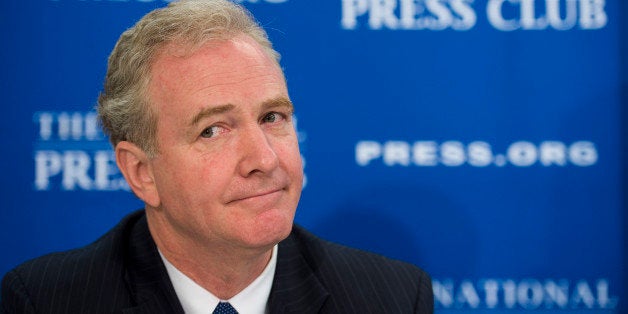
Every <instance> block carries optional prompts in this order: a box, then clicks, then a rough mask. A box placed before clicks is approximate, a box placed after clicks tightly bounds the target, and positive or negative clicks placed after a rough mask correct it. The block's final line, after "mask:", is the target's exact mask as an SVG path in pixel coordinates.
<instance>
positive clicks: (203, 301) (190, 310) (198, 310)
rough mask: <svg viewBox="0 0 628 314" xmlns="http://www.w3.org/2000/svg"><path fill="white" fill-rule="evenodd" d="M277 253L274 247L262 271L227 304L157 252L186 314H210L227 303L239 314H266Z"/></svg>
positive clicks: (276, 247)
mask: <svg viewBox="0 0 628 314" xmlns="http://www.w3.org/2000/svg"><path fill="white" fill-rule="evenodd" d="M277 250H278V246H277V245H275V247H273V253H272V256H271V258H270V261H269V262H268V265H266V268H264V271H262V273H261V274H260V275H259V276H258V277H257V278H256V279H255V280H253V282H252V283H251V284H250V285H248V286H247V287H246V288H244V290H242V291H240V293H238V294H236V295H235V296H234V297H233V298H231V299H229V300H220V299H219V298H218V297H216V296H215V295H213V294H212V293H211V292H209V291H207V290H205V289H204V288H203V287H201V286H199V285H198V284H197V283H196V282H194V281H193V280H192V279H190V277H188V276H186V275H185V274H183V273H182V272H181V271H180V270H178V269H177V268H176V267H174V265H172V264H171V263H170V262H169V261H168V260H167V259H166V258H165V257H164V256H163V254H161V252H159V255H160V256H161V260H162V261H163V262H164V265H166V270H167V271H168V276H169V277H170V281H171V282H172V285H173V286H174V291H175V292H176V293H177V297H179V301H180V302H181V306H183V310H184V311H185V313H186V314H210V313H212V311H213V310H214V308H216V306H217V305H218V302H229V303H230V304H231V306H233V307H234V308H235V309H236V311H238V313H239V314H264V313H268V309H267V303H268V296H269V295H270V289H271V288H272V285H273V279H274V278H275V267H276V265H277Z"/></svg>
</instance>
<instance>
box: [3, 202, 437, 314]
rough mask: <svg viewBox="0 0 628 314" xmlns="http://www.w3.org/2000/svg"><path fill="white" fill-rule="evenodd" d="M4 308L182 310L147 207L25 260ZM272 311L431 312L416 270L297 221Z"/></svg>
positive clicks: (282, 256) (6, 282)
mask: <svg viewBox="0 0 628 314" xmlns="http://www.w3.org/2000/svg"><path fill="white" fill-rule="evenodd" d="M0 302H1V303H0V313H7V314H8V313H127V314H139V313H153V314H159V313H175V314H176V313H183V309H182V307H181V305H180V303H179V300H178V298H177V296H176V293H175V292H174V288H173V287H172V284H171V283H170V280H169V278H168V274H167V272H166V269H165V267H164V265H163V263H162V261H161V258H160V257H159V254H158V252H157V248H156V246H155V243H154V242H153V240H152V237H151V236H150V233H149V231H148V225H147V224H146V217H145V215H144V212H143V211H138V212H135V213H133V214H131V215H129V216H127V217H126V218H124V219H123V220H122V221H121V222H120V224H118V226H116V227H115V228H114V229H112V230H111V231H110V232H108V233H107V234H106V235H104V236H103V237H101V238H100V239H99V240H97V241H96V242H94V243H93V244H91V245H89V246H86V247H84V248H81V249H76V250H72V251H68V252H63V253H53V254H49V255H46V256H43V257H40V258H37V259H34V260H31V261H29V262H26V263H24V264H22V265H20V266H18V267H17V268H15V269H14V270H12V271H10V272H9V273H7V274H6V275H5V277H4V279H3V281H2V299H0ZM269 308H270V312H271V313H273V314H274V313H432V312H433V310H432V308H433V299H432V289H431V282H430V279H429V277H428V276H427V274H425V273H424V272H422V271H421V270H419V269H418V268H416V267H414V266H411V265H409V264H405V263H402V262H398V261H393V260H389V259H386V258H383V257H381V256H377V255H374V254H369V253H365V252H362V251H358V250H354V249H350V248H347V247H343V246H339V245H336V244H332V243H329V242H326V241H322V240H320V239H318V238H316V237H314V236H313V235H311V234H309V233H307V232H306V231H304V230H303V229H301V228H299V227H298V226H295V228H294V230H293V232H292V234H291V235H290V237H288V238H287V239H286V240H284V241H282V242H281V243H280V244H279V256H278V260H277V270H276V274H275V279H274V282H273V288H272V291H271V295H270V298H269Z"/></svg>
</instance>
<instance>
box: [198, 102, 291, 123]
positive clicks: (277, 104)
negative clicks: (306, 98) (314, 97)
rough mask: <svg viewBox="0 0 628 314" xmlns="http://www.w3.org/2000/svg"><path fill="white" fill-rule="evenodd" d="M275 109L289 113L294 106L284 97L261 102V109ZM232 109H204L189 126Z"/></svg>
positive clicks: (233, 107) (232, 106)
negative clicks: (278, 108) (284, 108)
mask: <svg viewBox="0 0 628 314" xmlns="http://www.w3.org/2000/svg"><path fill="white" fill-rule="evenodd" d="M277 107H286V108H288V110H290V113H292V112H293V111H294V105H292V102H291V101H290V99H288V98H286V97H284V96H280V97H277V98H272V99H269V100H266V101H264V102H262V105H261V108H262V109H263V110H268V109H270V108H277ZM233 109H235V106H234V105H232V104H226V105H220V106H216V107H210V108H204V109H202V110H201V111H200V112H199V113H197V114H196V115H195V116H194V117H193V118H192V119H191V121H190V126H195V125H197V124H198V123H199V122H201V120H203V119H205V118H208V117H211V116H213V115H217V114H221V113H225V112H228V111H231V110H233Z"/></svg>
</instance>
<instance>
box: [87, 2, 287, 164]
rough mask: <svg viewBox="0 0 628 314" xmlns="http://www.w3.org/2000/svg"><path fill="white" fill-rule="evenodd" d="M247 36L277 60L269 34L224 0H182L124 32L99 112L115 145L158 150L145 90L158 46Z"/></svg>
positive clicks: (110, 65) (110, 64) (194, 45)
mask: <svg viewBox="0 0 628 314" xmlns="http://www.w3.org/2000/svg"><path fill="white" fill-rule="evenodd" d="M239 34H244V35H248V36H250V37H251V38H253V39H254V40H255V41H256V42H257V43H258V44H260V45H261V46H262V47H263V48H264V49H265V51H266V52H267V53H268V55H269V56H270V57H271V58H272V59H274V60H276V61H277V62H279V54H278V53H277V52H276V51H275V50H274V49H273V47H272V44H271V42H270V40H269V39H268V35H267V34H266V32H265V31H264V30H263V29H262V28H261V27H260V26H259V25H258V24H257V22H256V21H255V19H254V18H253V17H252V15H251V14H250V13H249V12H248V11H247V10H246V9H244V8H242V7H241V6H239V5H237V4H234V3H232V2H230V1H228V0H181V1H176V2H172V3H170V4H169V5H168V6H167V7H165V8H161V9H156V10H154V11H152V12H150V13H148V14H146V15H145V16H144V17H143V18H142V19H141V20H139V21H138V22H137V23H136V24H135V25H134V26H133V27H131V28H130V29H128V30H126V31H125V32H124V33H122V35H121V36H120V38H119V39H118V42H117V43H116V45H115V47H114V48H113V51H112V52H111V55H109V62H108V68H107V74H106V77H105V83H104V89H103V91H102V92H101V94H100V96H99V98H98V115H99V118H100V121H101V123H102V126H103V130H104V132H105V133H106V134H107V135H109V140H110V141H111V143H112V145H113V146H114V147H115V146H116V145H117V144H118V143H119V142H120V141H129V142H132V143H134V144H136V145H137V146H139V147H140V148H141V149H142V150H144V152H146V154H147V155H148V156H149V158H152V157H154V156H155V155H156V154H157V153H158V150H159V148H158V145H157V139H156V135H157V115H156V112H155V109H154V108H153V107H151V106H150V100H149V99H148V95H147V89H148V84H149V82H150V76H151V75H150V71H151V65H152V63H153V62H154V60H153V59H154V57H155V56H156V55H157V54H158V52H159V51H160V49H162V48H163V47H165V46H166V45H168V44H170V43H174V44H176V45H178V46H180V47H184V48H185V49H186V50H187V52H188V53H192V52H193V51H195V49H197V48H199V47H200V46H201V45H203V44H204V43H206V42H208V41H215V40H228V39H231V38H233V37H235V36H237V35H239Z"/></svg>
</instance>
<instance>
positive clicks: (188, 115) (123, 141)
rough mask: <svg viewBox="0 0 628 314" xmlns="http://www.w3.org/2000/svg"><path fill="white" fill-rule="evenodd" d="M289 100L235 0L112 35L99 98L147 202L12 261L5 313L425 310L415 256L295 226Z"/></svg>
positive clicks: (171, 11) (298, 176)
mask: <svg viewBox="0 0 628 314" xmlns="http://www.w3.org/2000/svg"><path fill="white" fill-rule="evenodd" d="M293 109H294V108H293V105H292V103H291V101H290V98H289V96H288V90H287V87H286V83H285V79H284V76H283V73H282V71H281V68H280V67H279V63H278V54H277V53H276V52H275V51H274V50H273V49H272V46H271V44H270V42H269V41H268V38H267V35H266V34H265V32H264V31H263V30H262V29H261V28H260V27H259V26H258V25H257V24H256V23H255V21H254V20H253V19H252V18H251V17H250V15H249V14H248V13H247V12H246V11H244V9H242V8H241V7H239V6H237V5H235V4H232V3H230V2H228V1H226V0H207V1H182V2H174V3H171V4H170V5H169V6H168V7H167V8H164V9H160V10H155V11H153V12H151V13H149V14H148V15H146V16H145V17H144V18H143V19H142V20H140V21H139V22H138V23H137V24H136V25H135V26H134V27H133V28H131V29H129V30H127V31H126V32H125V33H123V34H122V36H121V37H120V39H119V41H118V43H117V44H116V47H115V48H114V50H113V52H112V53H111V56H110V59H109V67H108V72H107V77H106V81H105V87H104V91H103V93H102V94H101V96H100V98H99V115H100V117H101V120H102V123H103V126H104V129H105V131H106V132H107V133H108V134H109V136H110V139H111V141H112V143H113V145H114V147H115V153H116V160H117V163H118V167H119V168H120V170H121V172H122V173H123V174H124V177H125V179H126V180H127V182H128V183H129V185H130V187H131V189H132V190H133V192H134V193H135V194H136V195H137V196H138V197H139V198H140V199H142V200H143V201H144V203H145V210H143V211H139V212H136V213H133V214H131V215H130V216H128V217H126V218H125V219H124V220H123V221H122V222H120V224H119V225H118V226H116V227H115V228H114V229H113V230H112V231H110V232H109V233H107V234H106V235H105V236H103V237H102V238H101V239H99V240H97V241H96V242H95V243H93V244H91V245H89V246H87V247H85V248H82V249H78V250H74V251H69V252H65V253H56V254H51V255H48V256H45V257H41V258H39V259H35V260H33V261H30V262H27V263H25V264H23V265H21V266H18V267H17V268H16V269H14V270H13V271H11V272H9V273H8V274H7V275H6V277H5V278H4V280H3V283H2V306H1V308H2V311H4V312H6V313H111V312H114V313H183V312H185V313H211V312H212V311H214V309H215V311H214V313H370V312H372V313H431V312H432V311H433V310H432V308H433V300H432V291H431V283H430V279H429V277H428V276H427V274H425V273H424V272H422V271H421V270H419V269H418V268H416V267H414V266H411V265H408V264H405V263H402V262H398V261H392V260H389V259H386V258H383V257H381V256H377V255H373V254H369V253H365V252H361V251H358V250H354V249H350V248H346V247H343V246H339V245H336V244H332V243H328V242H325V241H322V240H320V239H318V238H316V237H315V236H313V235H311V234H309V233H308V232H306V231H305V230H303V229H301V228H300V227H298V226H293V218H294V213H295V210H296V207H297V203H298V201H299V197H300V194H301V188H302V180H303V172H302V165H301V159H300V154H299V148H298V142H297V138H296V134H295V129H294V126H293V124H292V112H293ZM236 311H237V312H236Z"/></svg>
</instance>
